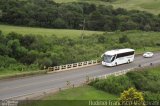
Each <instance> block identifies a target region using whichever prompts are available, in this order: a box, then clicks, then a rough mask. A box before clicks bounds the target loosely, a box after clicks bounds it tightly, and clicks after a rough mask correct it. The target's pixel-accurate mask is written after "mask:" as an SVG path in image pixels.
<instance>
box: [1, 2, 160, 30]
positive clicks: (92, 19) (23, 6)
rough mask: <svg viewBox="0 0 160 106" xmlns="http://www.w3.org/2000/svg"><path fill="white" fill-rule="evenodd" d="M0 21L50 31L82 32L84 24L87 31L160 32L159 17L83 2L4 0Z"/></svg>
mask: <svg viewBox="0 0 160 106" xmlns="http://www.w3.org/2000/svg"><path fill="white" fill-rule="evenodd" d="M103 1H106V2H114V1H116V0H103ZM84 19H85V23H83V20H84ZM0 22H1V23H7V24H14V25H23V26H38V27H47V28H67V29H82V24H85V29H87V30H104V31H115V30H121V31H125V30H136V29H139V30H144V31H151V30H152V31H160V17H159V16H156V15H152V14H150V13H147V12H143V11H138V10H131V11H128V10H126V9H123V8H117V9H114V8H113V7H112V6H105V5H100V6H96V5H95V4H90V3H80V2H78V3H76V2H74V3H62V4H58V3H55V2H54V0H1V1H0Z"/></svg>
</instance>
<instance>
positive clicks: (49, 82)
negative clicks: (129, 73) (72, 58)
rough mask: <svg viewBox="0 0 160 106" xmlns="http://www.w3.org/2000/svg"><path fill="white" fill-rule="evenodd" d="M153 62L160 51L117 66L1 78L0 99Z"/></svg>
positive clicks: (73, 82)
mask: <svg viewBox="0 0 160 106" xmlns="http://www.w3.org/2000/svg"><path fill="white" fill-rule="evenodd" d="M151 62H152V63H153V64H160V53H156V54H155V55H154V57H152V58H143V57H142V56H137V57H136V58H135V61H134V62H132V63H130V64H124V65H120V66H116V67H105V66H102V65H95V66H90V67H86V68H81V69H75V70H70V71H65V72H60V73H53V74H46V75H40V76H34V77H24V78H21V79H13V80H1V81H0V100H5V99H9V98H12V97H18V96H23V95H26V94H32V93H40V92H44V91H47V90H50V89H58V88H60V87H64V86H66V82H67V81H70V82H71V83H72V84H80V83H82V82H84V81H85V80H86V76H89V77H95V76H100V75H104V74H109V73H113V72H118V71H122V70H126V69H130V68H135V67H138V65H139V64H141V65H142V66H147V65H149V64H150V63H151Z"/></svg>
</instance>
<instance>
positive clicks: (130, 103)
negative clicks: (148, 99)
mask: <svg viewBox="0 0 160 106" xmlns="http://www.w3.org/2000/svg"><path fill="white" fill-rule="evenodd" d="M119 102H120V105H121V106H145V103H144V97H143V95H142V93H141V92H138V91H137V90H136V89H135V88H129V89H128V90H127V91H124V92H123V93H122V94H121V96H120V98H119Z"/></svg>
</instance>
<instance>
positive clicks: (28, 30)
mask: <svg viewBox="0 0 160 106" xmlns="http://www.w3.org/2000/svg"><path fill="white" fill-rule="evenodd" d="M0 30H1V31H3V33H4V34H8V33H10V32H16V33H19V34H23V35H24V34H34V35H56V36H57V37H64V36H68V37H77V36H81V34H82V33H83V31H82V30H69V29H47V28H32V27H19V26H11V25H0ZM94 33H96V34H101V33H103V32H98V31H85V35H91V34H94Z"/></svg>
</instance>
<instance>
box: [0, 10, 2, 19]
mask: <svg viewBox="0 0 160 106" xmlns="http://www.w3.org/2000/svg"><path fill="white" fill-rule="evenodd" d="M1 17H2V10H0V18H1Z"/></svg>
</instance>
